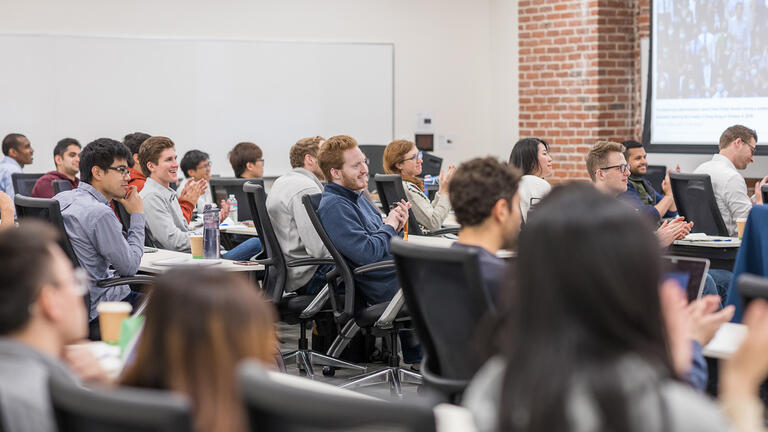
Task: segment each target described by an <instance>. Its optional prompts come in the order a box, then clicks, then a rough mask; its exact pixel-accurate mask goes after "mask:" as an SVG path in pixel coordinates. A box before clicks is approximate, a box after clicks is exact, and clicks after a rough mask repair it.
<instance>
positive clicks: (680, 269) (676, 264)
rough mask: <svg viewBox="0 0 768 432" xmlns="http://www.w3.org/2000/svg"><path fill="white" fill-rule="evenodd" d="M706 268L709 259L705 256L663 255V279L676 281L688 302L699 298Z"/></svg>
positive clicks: (707, 268) (705, 277)
mask: <svg viewBox="0 0 768 432" xmlns="http://www.w3.org/2000/svg"><path fill="white" fill-rule="evenodd" d="M708 270H709V260H708V259H706V258H688V257H678V256H665V257H664V279H665V280H668V279H673V280H675V281H677V283H678V284H680V287H681V288H682V289H684V290H685V291H686V293H687V295H688V301H689V302H692V301H694V300H696V299H699V298H701V294H702V291H703V290H704V283H705V282H706V280H707V271H708Z"/></svg>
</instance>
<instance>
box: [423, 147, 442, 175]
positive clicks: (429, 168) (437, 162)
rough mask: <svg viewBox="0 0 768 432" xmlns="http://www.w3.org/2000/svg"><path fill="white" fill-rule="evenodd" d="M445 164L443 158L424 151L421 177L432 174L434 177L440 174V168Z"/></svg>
mask: <svg viewBox="0 0 768 432" xmlns="http://www.w3.org/2000/svg"><path fill="white" fill-rule="evenodd" d="M442 166H443V158H441V157H439V156H435V155H433V154H432V153H427V152H422V158H421V174H419V177H424V176H426V175H431V176H434V177H438V176H440V169H441V168H442Z"/></svg>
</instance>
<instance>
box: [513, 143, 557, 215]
mask: <svg viewBox="0 0 768 432" xmlns="http://www.w3.org/2000/svg"><path fill="white" fill-rule="evenodd" d="M509 163H511V164H512V165H514V166H515V167H517V168H519V169H520V170H522V171H523V178H522V179H521V180H520V185H519V186H518V189H517V190H518V193H519V194H520V211H521V212H522V215H523V221H527V220H528V219H527V218H528V210H530V208H531V207H532V206H534V205H535V204H536V203H537V202H539V201H540V200H541V199H542V198H544V196H545V195H547V194H548V193H549V191H550V189H552V186H550V185H549V183H548V182H547V181H546V180H544V179H546V178H548V177H550V176H551V175H552V156H550V155H549V146H548V145H547V142H546V141H544V140H541V139H538V138H523V139H521V140H520V141H518V142H517V143H516V144H515V147H514V148H513V149H512V154H510V155H509Z"/></svg>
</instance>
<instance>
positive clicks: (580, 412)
mask: <svg viewBox="0 0 768 432" xmlns="http://www.w3.org/2000/svg"><path fill="white" fill-rule="evenodd" d="M539 205H540V208H539V209H537V212H536V214H535V215H532V217H531V218H530V220H529V222H528V224H527V226H526V229H525V230H523V231H522V232H521V233H520V238H519V243H518V246H519V248H518V258H517V266H516V269H517V271H516V272H515V273H514V275H511V276H514V277H513V278H510V281H509V282H508V284H507V287H506V289H505V290H502V291H501V293H502V299H501V303H500V305H499V309H500V313H499V314H498V317H499V318H498V319H499V321H498V326H497V329H496V332H495V334H494V337H493V339H492V340H493V341H494V342H495V344H494V345H495V347H496V353H497V355H496V356H495V357H492V358H491V360H489V361H488V362H487V363H486V364H485V365H484V366H483V368H482V369H481V370H480V371H479V372H478V373H477V375H476V376H475V377H474V378H473V380H472V383H471V384H470V386H469V388H468V389H467V391H466V392H465V394H464V404H465V405H466V406H467V407H469V408H470V409H471V410H472V412H473V413H474V415H475V420H476V423H477V426H478V430H480V431H501V430H503V431H512V432H523V431H526V432H528V431H531V432H532V431H627V432H631V431H724V430H732V429H730V428H729V427H728V425H727V422H726V419H725V417H724V416H723V414H722V412H721V410H720V408H719V407H718V406H717V405H716V404H714V403H713V402H712V401H711V400H709V399H708V398H707V397H705V396H703V395H702V394H700V393H697V392H696V391H695V390H694V389H693V388H691V387H689V386H688V385H687V384H685V383H684V382H683V381H682V377H683V376H684V374H685V373H686V372H687V370H689V369H690V367H691V350H692V349H691V344H690V338H691V336H692V331H693V329H694V328H699V327H697V325H696V322H695V321H694V319H693V318H692V317H694V316H695V315H694V314H693V312H692V311H691V309H689V308H686V303H687V302H686V298H685V291H684V290H681V289H680V287H679V285H677V283H676V282H673V281H663V278H662V261H661V256H660V248H659V245H658V242H657V240H656V238H655V236H654V235H653V227H652V226H651V224H650V222H649V221H648V220H646V218H645V217H644V216H642V215H641V214H639V213H637V212H635V211H633V210H632V209H631V208H629V207H628V206H622V205H616V201H615V199H614V198H612V197H609V196H607V195H606V194H603V193H600V192H599V191H598V190H596V189H595V188H593V187H591V186H589V185H585V184H581V183H571V184H568V185H566V186H561V187H558V188H555V189H554V190H553V191H552V193H550V194H549V195H548V196H547V197H546V198H544V200H543V201H542V202H541V204H539ZM637 263H643V265H637ZM552 269H557V271H552ZM749 314H750V316H749V317H748V320H747V324H755V328H754V334H753V328H752V327H750V335H749V337H748V341H746V342H745V344H744V345H743V348H742V349H741V350H739V351H737V352H736V353H735V354H734V356H733V357H732V358H731V360H729V361H727V362H726V363H725V364H724V365H723V367H722V369H721V372H722V373H721V375H720V377H721V381H720V389H721V392H722V394H721V399H722V401H723V405H724V408H725V411H726V412H727V413H728V414H729V415H730V416H731V418H732V420H734V421H735V422H736V423H738V425H739V426H744V425H750V424H751V425H753V426H756V427H755V428H742V427H737V428H736V430H763V428H762V426H761V419H760V417H761V414H762V405H761V404H760V403H759V400H758V399H757V390H758V386H759V383H760V382H762V380H763V379H764V378H765V372H766V371H767V370H768V361H767V360H766V356H765V355H764V351H763V352H761V351H760V350H761V349H762V350H765V349H766V348H767V347H766V345H768V327H767V326H766V324H768V304H766V303H765V302H763V301H760V302H759V303H757V304H755V305H754V307H753V308H751V310H750V311H749ZM699 325H700V324H699Z"/></svg>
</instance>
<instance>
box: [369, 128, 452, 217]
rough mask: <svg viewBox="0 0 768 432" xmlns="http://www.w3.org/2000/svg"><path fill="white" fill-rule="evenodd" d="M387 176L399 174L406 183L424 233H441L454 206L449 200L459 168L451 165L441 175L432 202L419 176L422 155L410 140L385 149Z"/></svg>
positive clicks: (392, 144)
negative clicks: (435, 231)
mask: <svg viewBox="0 0 768 432" xmlns="http://www.w3.org/2000/svg"><path fill="white" fill-rule="evenodd" d="M382 162H383V165H384V172H386V173H387V174H399V175H400V177H402V179H403V189H405V195H406V197H407V199H408V202H410V203H411V209H412V210H413V215H414V217H415V218H416V221H417V222H418V223H419V225H421V227H422V229H424V230H427V231H434V230H437V229H440V227H442V225H443V221H445V218H446V216H448V212H450V211H451V202H450V200H449V199H448V191H449V188H450V185H449V183H450V181H451V177H452V176H453V172H454V171H455V170H456V167H455V166H453V165H451V166H449V167H448V170H447V171H445V172H441V173H440V179H439V182H440V186H439V189H438V190H437V194H436V195H435V199H434V200H432V201H431V202H430V201H429V198H427V195H426V194H425V193H424V182H423V181H422V180H421V179H419V178H417V177H416V176H417V175H419V174H421V163H422V159H421V151H419V149H417V148H416V145H415V144H414V143H413V142H411V141H407V140H397V141H392V142H391V143H389V144H388V145H387V148H386V149H384V155H383V156H382Z"/></svg>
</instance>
